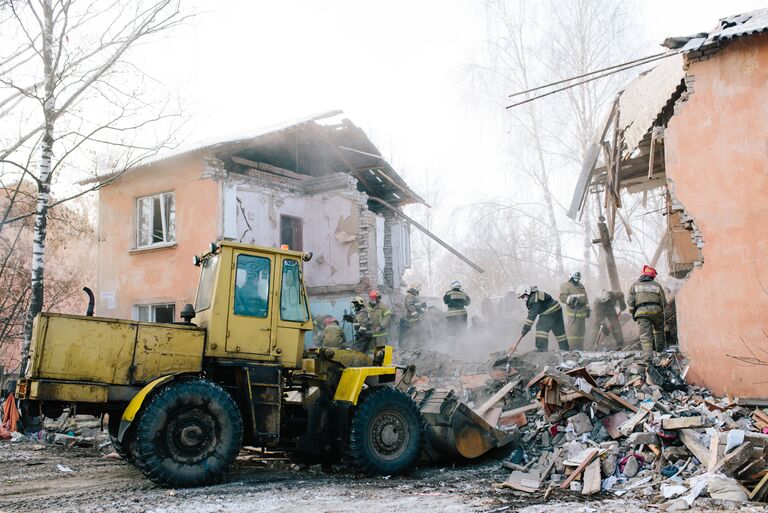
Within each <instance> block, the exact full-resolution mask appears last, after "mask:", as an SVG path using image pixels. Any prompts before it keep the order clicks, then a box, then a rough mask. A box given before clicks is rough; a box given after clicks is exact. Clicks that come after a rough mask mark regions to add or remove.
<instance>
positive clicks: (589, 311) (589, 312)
mask: <svg viewBox="0 0 768 513" xmlns="http://www.w3.org/2000/svg"><path fill="white" fill-rule="evenodd" d="M590 317H592V309H591V308H589V307H587V319H589V318H590Z"/></svg>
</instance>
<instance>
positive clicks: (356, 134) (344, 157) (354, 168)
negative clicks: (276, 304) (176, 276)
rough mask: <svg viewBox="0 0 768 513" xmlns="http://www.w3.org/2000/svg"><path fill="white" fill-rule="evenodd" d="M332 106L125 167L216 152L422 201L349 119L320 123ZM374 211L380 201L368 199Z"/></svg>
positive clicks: (235, 162)
mask: <svg viewBox="0 0 768 513" xmlns="http://www.w3.org/2000/svg"><path fill="white" fill-rule="evenodd" d="M341 113H342V111H340V110H332V111H328V112H323V113H320V114H314V115H310V116H306V117H303V118H299V119H296V120H292V121H287V122H283V123H279V124H276V125H271V126H267V127H264V128H260V129H257V130H253V131H249V132H242V133H238V134H234V135H231V136H227V137H220V138H215V139H210V140H207V141H202V142H198V143H194V144H190V145H186V146H182V147H179V148H177V149H174V150H172V151H169V152H165V153H162V154H159V155H158V156H156V157H154V158H152V159H148V160H145V161H143V162H142V163H141V164H140V165H138V166H135V167H133V168H131V169H129V170H128V171H127V172H130V171H133V170H136V169H141V168H146V167H149V166H152V165H155V164H158V163H160V162H167V161H170V160H173V159H177V158H181V157H187V156H192V155H199V156H201V157H205V156H215V157H216V158H218V159H220V160H221V161H222V162H224V164H225V165H226V166H227V167H228V169H231V170H236V169H238V168H239V167H242V166H243V165H246V167H247V165H248V163H253V164H256V163H259V164H266V165H267V166H269V169H271V170H272V171H273V172H275V173H277V174H281V175H282V176H286V175H288V176H291V175H302V176H308V177H319V176H325V175H328V174H331V173H347V174H351V175H352V176H354V177H355V178H356V179H357V182H358V190H360V191H362V192H365V193H366V194H368V195H369V196H371V197H373V198H379V199H381V200H384V201H386V202H387V203H389V204H391V205H394V206H402V205H407V204H410V203H425V202H424V200H423V199H422V198H421V197H420V196H419V195H418V194H416V193H415V192H414V191H412V190H411V188H410V187H409V186H408V184H407V183H406V182H405V180H403V179H402V177H401V176H400V175H399V174H398V173H397V172H396V171H395V170H394V168H393V167H392V166H391V165H390V164H389V162H387V160H386V159H385V158H384V157H383V156H381V152H379V150H378V148H377V147H376V146H375V145H374V144H373V142H372V141H371V140H370V139H369V138H368V136H367V135H366V134H365V132H363V130H361V129H360V128H359V127H357V126H356V125H355V124H354V123H352V122H351V121H350V120H348V119H346V118H344V119H341V120H340V121H336V122H331V123H327V124H320V123H318V121H321V120H329V119H330V118H336V117H338V116H339V115H340V114H341ZM118 174H121V173H113V174H111V175H106V176H100V177H98V178H96V179H91V180H88V181H85V182H83V183H89V182H90V183H93V182H99V181H105V180H108V179H109V178H112V177H114V176H116V175H118ZM370 206H371V209H372V210H378V209H380V206H379V205H378V204H375V203H371V205H370Z"/></svg>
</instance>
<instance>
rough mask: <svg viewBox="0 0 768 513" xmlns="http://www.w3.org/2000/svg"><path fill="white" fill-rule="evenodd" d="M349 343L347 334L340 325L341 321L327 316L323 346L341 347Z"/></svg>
mask: <svg viewBox="0 0 768 513" xmlns="http://www.w3.org/2000/svg"><path fill="white" fill-rule="evenodd" d="M346 343H347V336H346V335H344V330H342V329H341V326H339V321H337V320H336V319H335V318H334V317H326V319H325V329H323V347H333V348H339V347H344V346H345V345H346Z"/></svg>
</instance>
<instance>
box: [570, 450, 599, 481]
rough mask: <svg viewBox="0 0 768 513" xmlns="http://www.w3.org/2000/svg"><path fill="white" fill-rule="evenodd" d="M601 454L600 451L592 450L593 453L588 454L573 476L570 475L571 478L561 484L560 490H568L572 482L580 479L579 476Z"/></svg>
mask: <svg viewBox="0 0 768 513" xmlns="http://www.w3.org/2000/svg"><path fill="white" fill-rule="evenodd" d="M599 453H600V450H599V449H592V450H591V451H590V452H589V453H588V454H587V455H586V456H585V457H584V459H583V460H581V463H580V464H579V466H578V467H576V470H574V471H573V472H572V473H571V475H570V476H568V478H567V479H566V480H565V481H563V484H561V485H560V488H561V489H566V488H568V487H569V486H570V485H571V481H573V480H574V479H576V478H577V477H579V476H580V475H581V473H582V472H583V471H584V469H585V468H586V467H587V465H589V464H590V463H592V460H594V459H595V458H596V457H597V455H598V454H599Z"/></svg>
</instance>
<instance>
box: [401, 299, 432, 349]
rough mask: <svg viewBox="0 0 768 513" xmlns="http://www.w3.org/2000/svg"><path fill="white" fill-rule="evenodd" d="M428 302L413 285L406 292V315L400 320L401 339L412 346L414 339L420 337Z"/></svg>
mask: <svg viewBox="0 0 768 513" xmlns="http://www.w3.org/2000/svg"><path fill="white" fill-rule="evenodd" d="M426 309H427V303H425V302H424V301H422V300H421V298H420V297H419V288H418V287H417V286H415V285H414V286H411V287H410V288H409V289H408V290H407V291H406V292H405V317H404V318H402V319H401V320H400V340H401V342H404V343H405V344H404V345H406V346H411V345H412V343H413V342H414V339H418V338H420V336H421V334H422V331H423V327H424V326H423V325H424V312H425V311H426Z"/></svg>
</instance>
